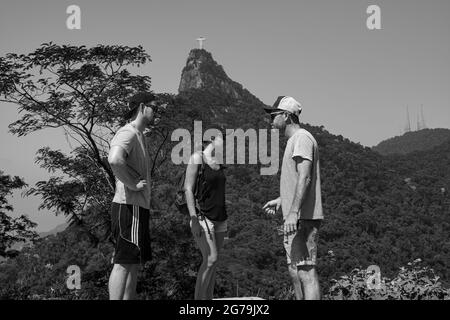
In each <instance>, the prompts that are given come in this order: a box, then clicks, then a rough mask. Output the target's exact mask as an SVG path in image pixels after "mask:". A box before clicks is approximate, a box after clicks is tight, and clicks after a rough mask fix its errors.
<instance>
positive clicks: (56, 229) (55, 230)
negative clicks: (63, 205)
mask: <svg viewBox="0 0 450 320" xmlns="http://www.w3.org/2000/svg"><path fill="white" fill-rule="evenodd" d="M68 226H69V224H68V223H67V222H64V223H62V224H60V225H57V226H56V227H54V228H53V229H51V230H49V231H45V232H39V237H40V238H45V237H47V236H50V235H55V234H57V233H58V232H62V231H64V230H66V228H67V227H68Z"/></svg>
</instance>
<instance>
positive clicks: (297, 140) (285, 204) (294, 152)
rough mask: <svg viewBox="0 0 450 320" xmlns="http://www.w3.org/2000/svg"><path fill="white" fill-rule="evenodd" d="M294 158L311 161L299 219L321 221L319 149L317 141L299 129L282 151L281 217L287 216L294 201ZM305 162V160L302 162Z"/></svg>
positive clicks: (295, 174)
mask: <svg viewBox="0 0 450 320" xmlns="http://www.w3.org/2000/svg"><path fill="white" fill-rule="evenodd" d="M294 157H301V158H303V159H307V160H306V161H308V160H309V161H311V162H312V166H311V170H312V172H311V181H310V183H309V186H308V188H307V189H306V194H305V196H304V199H303V203H302V205H301V207H300V212H299V218H300V219H323V212H322V196H321V189H320V166H319V148H318V146H317V141H316V139H314V137H313V136H312V135H311V133H309V132H308V131H306V130H304V129H299V130H298V131H297V132H296V133H295V134H294V135H293V136H292V137H290V138H289V140H288V141H287V144H286V150H285V151H284V156H283V164H282V166H281V179H280V197H281V209H282V211H283V217H286V216H287V215H288V214H289V211H290V209H291V206H292V201H293V200H294V193H295V187H296V185H297V181H298V172H297V166H296V162H295V159H294ZM303 161H305V160H303Z"/></svg>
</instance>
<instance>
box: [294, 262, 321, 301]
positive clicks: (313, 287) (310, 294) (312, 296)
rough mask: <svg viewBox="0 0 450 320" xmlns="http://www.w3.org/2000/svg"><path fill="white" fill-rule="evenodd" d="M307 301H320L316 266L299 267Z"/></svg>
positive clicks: (299, 274)
mask: <svg viewBox="0 0 450 320" xmlns="http://www.w3.org/2000/svg"><path fill="white" fill-rule="evenodd" d="M297 268H298V276H299V278H300V281H301V283H302V285H303V293H304V294H305V300H320V285H319V276H318V274H317V271H316V269H315V268H314V266H298V267H297Z"/></svg>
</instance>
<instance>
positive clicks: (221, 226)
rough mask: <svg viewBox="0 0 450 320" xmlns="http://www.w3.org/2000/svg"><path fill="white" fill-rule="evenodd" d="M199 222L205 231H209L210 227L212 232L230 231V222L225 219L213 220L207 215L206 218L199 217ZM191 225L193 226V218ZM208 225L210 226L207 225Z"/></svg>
mask: <svg viewBox="0 0 450 320" xmlns="http://www.w3.org/2000/svg"><path fill="white" fill-rule="evenodd" d="M198 222H199V223H200V226H201V227H202V229H203V232H206V233H208V228H209V231H210V232H211V233H214V232H227V231H228V223H227V220H225V221H213V220H210V219H208V218H207V217H205V219H201V218H200V217H199V218H198ZM189 225H190V227H192V220H191V222H190V223H189ZM206 225H208V227H207V226H206Z"/></svg>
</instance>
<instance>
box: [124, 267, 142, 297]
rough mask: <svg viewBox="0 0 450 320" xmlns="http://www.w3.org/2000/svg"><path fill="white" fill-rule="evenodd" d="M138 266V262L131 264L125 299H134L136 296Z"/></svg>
mask: <svg viewBox="0 0 450 320" xmlns="http://www.w3.org/2000/svg"><path fill="white" fill-rule="evenodd" d="M138 267H139V265H138V264H132V265H130V272H129V273H128V277H127V284H126V286H125V292H124V295H123V300H133V299H134V298H135V296H136V284H137V275H138Z"/></svg>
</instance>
